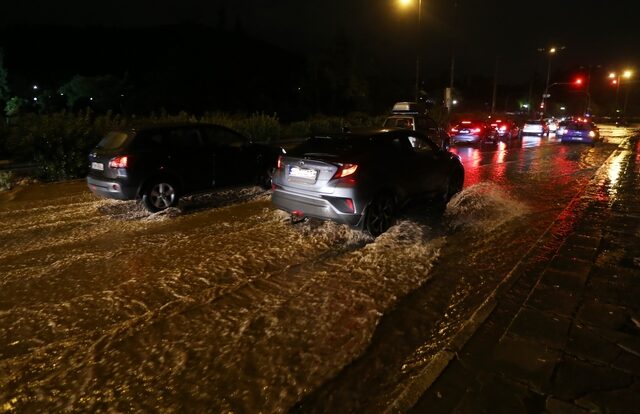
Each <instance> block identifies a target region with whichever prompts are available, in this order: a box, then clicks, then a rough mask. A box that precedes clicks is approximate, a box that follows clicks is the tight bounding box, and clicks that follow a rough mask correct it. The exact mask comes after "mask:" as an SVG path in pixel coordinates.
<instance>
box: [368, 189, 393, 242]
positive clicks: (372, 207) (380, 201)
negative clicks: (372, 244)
mask: <svg viewBox="0 0 640 414" xmlns="http://www.w3.org/2000/svg"><path fill="white" fill-rule="evenodd" d="M395 210H396V209H395V202H394V200H393V198H392V197H391V196H389V195H380V196H378V197H376V198H374V199H373V201H372V202H371V204H369V207H368V208H367V212H366V214H365V217H364V230H365V231H366V232H367V233H369V234H370V235H372V236H374V237H377V236H379V235H381V234H382V233H384V232H385V231H387V229H389V227H391V226H392V225H393V223H394V222H395V213H396V212H395Z"/></svg>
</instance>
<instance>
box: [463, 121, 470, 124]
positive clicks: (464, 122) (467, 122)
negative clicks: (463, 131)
mask: <svg viewBox="0 0 640 414" xmlns="http://www.w3.org/2000/svg"><path fill="white" fill-rule="evenodd" d="M462 123H463V124H470V123H471V121H462Z"/></svg>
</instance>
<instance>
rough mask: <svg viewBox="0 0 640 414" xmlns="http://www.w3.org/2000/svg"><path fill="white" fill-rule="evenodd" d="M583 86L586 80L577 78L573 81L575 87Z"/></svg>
mask: <svg viewBox="0 0 640 414" xmlns="http://www.w3.org/2000/svg"><path fill="white" fill-rule="evenodd" d="M583 84H584V79H582V78H581V77H577V78H575V80H574V81H573V85H574V86H582V85H583Z"/></svg>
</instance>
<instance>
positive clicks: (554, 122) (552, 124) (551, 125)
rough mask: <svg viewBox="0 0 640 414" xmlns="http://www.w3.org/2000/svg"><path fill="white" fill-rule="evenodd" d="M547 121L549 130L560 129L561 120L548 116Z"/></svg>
mask: <svg viewBox="0 0 640 414" xmlns="http://www.w3.org/2000/svg"><path fill="white" fill-rule="evenodd" d="M545 122H546V123H547V129H548V130H549V132H556V131H557V130H558V123H559V121H558V120H557V119H555V118H547V119H546V120H545Z"/></svg>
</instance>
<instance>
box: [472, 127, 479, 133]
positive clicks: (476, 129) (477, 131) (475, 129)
mask: <svg viewBox="0 0 640 414" xmlns="http://www.w3.org/2000/svg"><path fill="white" fill-rule="evenodd" d="M472 131H473V133H474V134H479V133H480V131H481V129H480V128H473V130H472Z"/></svg>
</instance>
